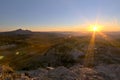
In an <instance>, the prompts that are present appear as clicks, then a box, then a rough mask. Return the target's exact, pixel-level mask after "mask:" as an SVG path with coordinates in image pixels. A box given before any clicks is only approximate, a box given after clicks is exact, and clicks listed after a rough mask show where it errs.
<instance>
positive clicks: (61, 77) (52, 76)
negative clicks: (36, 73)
mask: <svg viewBox="0 0 120 80" xmlns="http://www.w3.org/2000/svg"><path fill="white" fill-rule="evenodd" d="M42 80H80V79H77V75H76V74H74V73H73V72H71V71H70V70H69V69H67V68H65V67H63V66H61V67H58V68H56V69H53V70H50V71H49V72H48V73H47V75H45V76H44V78H43V79H42Z"/></svg>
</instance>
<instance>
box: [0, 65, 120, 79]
mask: <svg viewBox="0 0 120 80" xmlns="http://www.w3.org/2000/svg"><path fill="white" fill-rule="evenodd" d="M0 80H120V65H119V64H118V65H114V64H113V65H101V66H96V67H94V68H87V67H84V66H82V65H79V64H78V65H74V66H72V67H70V68H66V67H64V66H60V67H57V68H52V67H47V68H45V69H43V68H39V69H37V70H31V71H13V70H12V69H11V68H9V67H5V66H1V68H0Z"/></svg>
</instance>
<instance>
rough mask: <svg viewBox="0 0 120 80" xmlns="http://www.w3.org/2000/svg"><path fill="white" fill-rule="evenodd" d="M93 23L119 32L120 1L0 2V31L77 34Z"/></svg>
mask: <svg viewBox="0 0 120 80" xmlns="http://www.w3.org/2000/svg"><path fill="white" fill-rule="evenodd" d="M96 21H97V23H98V24H100V25H102V26H104V27H105V28H106V30H107V29H109V30H110V29H112V30H119V29H120V28H119V25H120V0H0V31H5V30H12V29H17V28H23V29H30V30H35V31H48V30H58V31H59V30H63V29H64V30H81V28H82V29H83V28H84V27H88V26H89V25H90V24H95V23H96Z"/></svg>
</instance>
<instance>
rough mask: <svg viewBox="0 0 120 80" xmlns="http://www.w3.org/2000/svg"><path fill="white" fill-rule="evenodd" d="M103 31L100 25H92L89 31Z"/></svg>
mask: <svg viewBox="0 0 120 80" xmlns="http://www.w3.org/2000/svg"><path fill="white" fill-rule="evenodd" d="M101 29H102V27H101V26H100V25H91V26H90V27H89V29H88V30H89V31H94V32H98V31H101Z"/></svg>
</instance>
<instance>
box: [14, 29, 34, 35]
mask: <svg viewBox="0 0 120 80" xmlns="http://www.w3.org/2000/svg"><path fill="white" fill-rule="evenodd" d="M12 32H13V33H16V34H31V33H32V31H30V30H23V29H17V30H14V31H12Z"/></svg>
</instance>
